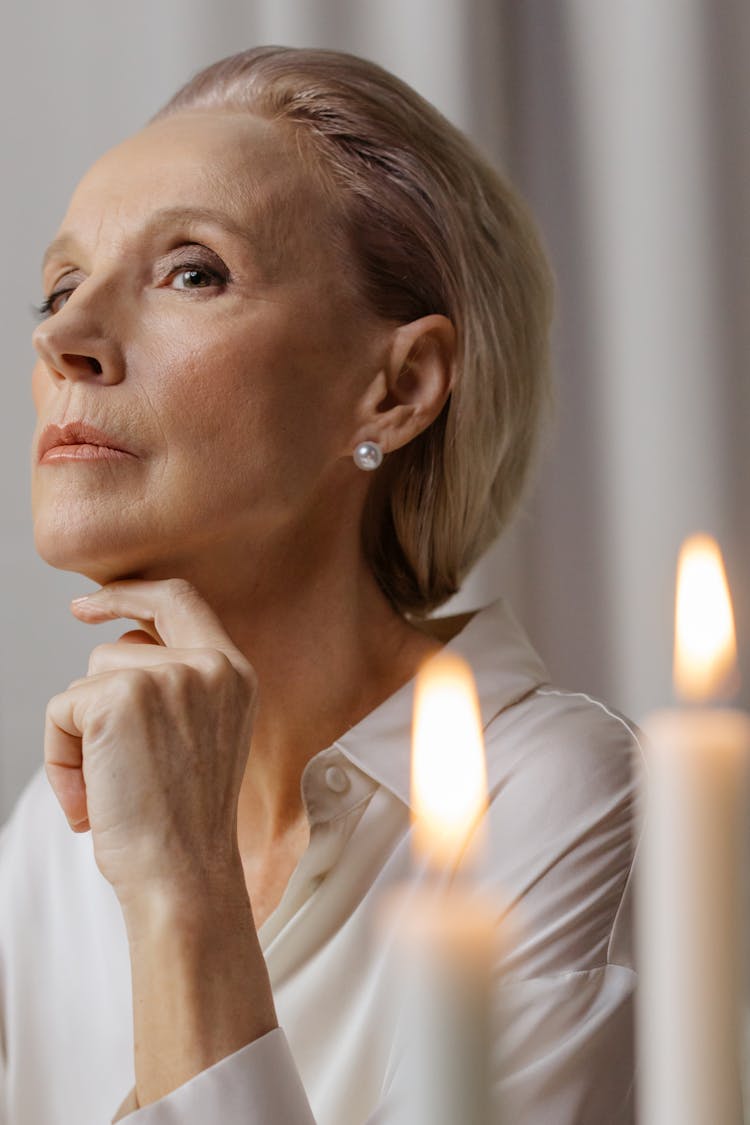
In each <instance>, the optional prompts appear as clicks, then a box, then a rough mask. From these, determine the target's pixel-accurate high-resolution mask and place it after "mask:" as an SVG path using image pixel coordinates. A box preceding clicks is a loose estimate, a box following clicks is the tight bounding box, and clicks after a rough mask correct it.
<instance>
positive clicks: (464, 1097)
mask: <svg viewBox="0 0 750 1125" xmlns="http://www.w3.org/2000/svg"><path fill="white" fill-rule="evenodd" d="M486 804H487V778H486V766H485V759H484V745H483V741H482V728H481V718H480V713H479V702H478V699H477V694H476V688H475V685H474V678H473V676H472V673H471V669H470V667H469V665H468V664H467V663H466V661H464V660H463V659H462V658H460V657H458V656H456V655H454V654H451V653H448V652H443V653H440V654H438V656H436V657H434V658H433V659H432V660H430V661H428V662H427V664H426V665H425V666H424V668H423V670H422V671H421V672H420V674H419V675H418V676H417V681H416V685H415V703H414V726H413V755H412V809H413V813H412V816H413V841H414V859H415V866H417V867H422V868H423V869H424V868H425V867H426V869H427V879H426V885H420V886H419V887H418V888H416V889H414V888H412V889H411V890H407V889H406V888H402V892H403V894H404V897H403V898H402V900H401V903H400V907H401V909H400V911H399V916H400V927H399V953H400V959H401V968H402V975H401V978H400V979H401V996H400V1001H401V1006H402V1007H401V1011H402V1021H403V1022H402V1030H403V1036H404V1038H403V1042H404V1057H403V1066H404V1070H405V1082H404V1090H405V1094H406V1098H405V1102H404V1105H403V1107H402V1116H401V1118H400V1120H401V1121H403V1122H405V1123H408V1125H499V1123H498V1122H497V1117H496V1116H493V1111H492V1109H491V1094H490V1074H489V1058H490V1046H491V1036H492V1028H491V1001H492V989H493V961H494V954H495V951H496V930H497V917H498V914H499V910H498V909H493V908H492V907H491V906H490V905H489V904H487V903H486V902H485V901H483V900H482V899H481V898H480V897H479V896H478V895H477V893H476V891H475V890H473V889H472V887H471V875H472V872H473V871H474V870H476V869H477V867H478V865H479V864H480V863H481V857H482V847H481V834H482V828H483V826H482V824H481V819H482V817H483V814H484V812H485V808H486ZM397 899H398V896H397Z"/></svg>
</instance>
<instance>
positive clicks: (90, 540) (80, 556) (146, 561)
mask: <svg viewBox="0 0 750 1125" xmlns="http://www.w3.org/2000/svg"><path fill="white" fill-rule="evenodd" d="M123 531H124V528H123V527H122V525H120V527H117V528H113V529H105V528H104V527H102V524H101V520H100V521H99V522H98V524H97V525H95V526H94V527H92V526H91V524H90V523H88V522H85V521H73V520H69V519H67V520H64V521H62V520H60V519H56V520H48V519H45V518H43V517H41V516H39V517H37V518H36V519H35V520H34V546H35V548H36V552H37V554H38V555H39V557H40V558H41V559H43V561H44V562H46V563H47V564H48V565H49V566H52V567H54V568H55V569H56V570H69V571H72V572H74V573H76V574H82V575H83V576H84V578H90V579H91V581H92V582H97V583H98V584H99V585H100V586H101V585H104V584H105V583H106V582H114V581H115V580H116V579H119V578H132V577H140V575H141V573H142V572H143V571H144V569H148V568H149V567H150V566H151V565H152V564H153V561H154V559H153V549H150V550H148V551H147V548H146V546H145V545H144V543H143V538H142V536H139V542H138V543H137V544H136V543H133V542H129V543H128V542H126V541H125V538H124V535H123Z"/></svg>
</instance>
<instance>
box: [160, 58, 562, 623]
mask: <svg viewBox="0 0 750 1125" xmlns="http://www.w3.org/2000/svg"><path fill="white" fill-rule="evenodd" d="M195 109H206V110H229V111H233V112H237V111H247V112H250V113H253V114H255V115H256V116H259V117H263V118H266V119H269V120H272V121H280V122H286V123H288V124H290V125H291V126H293V127H294V128H295V129H296V130H297V133H298V136H299V138H300V141H301V143H302V145H303V147H304V149H306V150H307V151H309V152H311V153H312V154H313V155H314V157H315V158H316V162H317V164H318V166H319V168H320V169H321V170H322V172H323V174H324V175H325V176H326V178H327V179H328V181H329V183H330V185H331V188H332V190H334V191H335V192H336V193H337V195H338V203H339V206H340V213H341V223H342V229H343V233H344V234H345V236H346V238H347V242H348V246H349V248H350V253H351V254H352V255H353V258H354V261H355V262H356V263H357V266H358V272H359V275H360V287H361V291H362V295H363V296H364V298H365V299H366V301H367V302H368V304H369V305H370V307H371V308H372V309H373V310H374V311H375V312H377V313H378V314H380V315H382V316H383V317H385V318H388V319H395V320H397V321H398V322H399V323H409V322H410V321H412V320H416V319H418V318H420V317H422V316H426V315H428V314H430V313H441V314H444V315H445V316H447V317H448V318H450V320H451V321H452V322H453V324H454V326H455V328H456V333H457V361H456V372H455V381H454V386H453V389H452V391H451V394H450V396H449V399H448V402H447V403H446V405H445V407H444V409H443V411H442V412H441V414H440V415H439V417H438V418H437V419H436V420H435V421H434V422H433V423H432V425H430V426H429V427H428V428H427V429H426V430H424V431H423V432H422V433H421V434H419V435H418V436H417V437H416V438H414V439H413V440H412V441H411V442H409V443H408V444H407V445H405V446H403V447H402V448H401V449H398V450H395V451H394V452H392V453H390V454H389V455H388V456H387V457H386V459H385V461H384V463H383V465H382V466H381V468H380V469H379V470H378V472H377V474H373V476H374V477H375V480H374V481H373V487H372V488H371V490H370V494H369V497H368V503H367V509H366V512H365V519H364V524H363V541H364V548H365V551H366V554H367V558H368V560H369V563H370V565H371V566H372V568H373V571H374V573H375V576H376V578H377V580H378V582H379V584H380V586H381V588H382V589H383V591H384V592H385V594H386V595H387V596H388V598H389V599H390V600H391V602H392V603H393V605H394V606H395V607H396V608H397V609H398V610H399V611H400V612H401V613H402V614H405V615H407V614H408V615H411V616H414V617H421V616H425V615H427V614H428V613H429V612H430V611H431V610H433V609H435V608H436V607H437V606H439V605H440V604H441V603H442V602H444V601H446V599H447V598H449V597H450V596H451V595H452V594H454V593H455V592H456V591H457V590H458V588H459V586H460V583H461V581H462V579H463V578H464V576H465V574H466V572H467V571H468V570H469V569H470V568H471V566H472V565H473V563H474V562H475V561H476V560H477V559H478V557H479V556H480V554H481V553H482V552H483V551H484V550H485V548H486V547H488V546H489V544H490V543H491V542H492V540H493V539H494V538H495V536H496V535H497V534H498V533H499V531H500V530H501V529H502V528H503V527H504V526H505V525H506V523H507V522H508V519H509V517H510V515H511V513H512V512H513V510H514V508H515V507H516V504H517V502H518V500H519V498H520V495H521V492H522V488H523V485H524V482H525V480H526V477H527V474H528V470H529V467H530V464H531V461H532V456H533V453H534V450H535V447H536V444H537V437H538V432H539V429H540V420H541V414H542V407H543V404H544V402H545V399H547V397H548V392H549V375H548V337H549V325H550V320H551V316H552V291H553V285H552V278H551V274H550V271H549V268H548V265H547V261H546V258H545V255H544V252H543V250H542V247H541V244H540V241H539V237H538V235H537V232H536V229H535V226H534V223H533V221H532V218H531V216H530V214H529V212H528V210H527V209H526V207H525V205H524V204H523V203H522V202H521V200H520V199H519V198H518V196H517V195H516V194H515V193H514V191H513V190H512V189H511V188H510V186H509V185H508V183H507V182H506V181H505V180H504V179H503V178H502V177H501V176H499V175H498V173H497V172H496V171H495V170H494V169H493V168H492V167H491V166H490V164H489V163H488V162H487V161H486V160H485V159H484V158H483V156H482V155H481V154H480V153H479V152H478V150H477V149H476V148H475V147H474V146H473V145H472V144H471V142H470V141H469V140H468V139H467V138H466V137H465V136H464V135H463V133H461V132H460V131H459V130H458V129H457V128H455V127H454V126H453V125H451V124H450V122H449V121H447V120H446V118H444V117H443V116H442V115H441V114H440V113H439V112H438V111H437V110H436V109H435V108H434V107H433V106H432V105H430V103H429V102H427V101H425V100H424V98H422V97H420V96H419V95H418V94H417V93H416V92H415V91H414V90H412V89H411V87H409V86H407V85H406V83H404V82H402V81H401V80H400V79H398V78H396V77H394V76H393V75H392V74H389V73H388V71H386V70H384V69H382V68H381V67H379V66H377V65H375V64H374V63H371V62H367V61H365V60H363V59H360V58H357V57H355V56H353V55H348V54H344V53H343V52H338V51H324V50H306V49H298V48H288V47H259V48H255V49H252V50H248V51H242V52H240V53H239V54H236V55H232V56H230V57H228V58H225V59H221V60H220V61H219V62H216V63H214V64H213V65H211V66H208V67H206V68H205V69H204V70H202V71H200V72H199V73H198V74H196V75H195V77H194V78H192V79H191V80H190V81H189V82H188V83H187V84H186V85H185V86H183V87H182V89H180V90H179V91H178V92H177V93H176V94H175V95H174V97H173V98H172V99H171V100H170V101H169V102H168V103H167V104H166V105H165V106H164V107H163V109H161V110H160V111H159V112H158V113H157V114H156V115H155V117H154V118H153V119H152V120H158V119H159V118H161V117H164V116H167V115H170V114H173V113H178V112H180V111H183V110H195Z"/></svg>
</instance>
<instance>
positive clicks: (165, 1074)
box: [126, 869, 277, 1106]
mask: <svg viewBox="0 0 750 1125" xmlns="http://www.w3.org/2000/svg"><path fill="white" fill-rule="evenodd" d="M126 928H127V931H128V940H129V944H130V961H131V973H132V988H133V1024H134V1042H135V1076H136V1090H137V1096H138V1102H139V1105H140V1106H146V1105H150V1104H151V1103H152V1102H154V1101H157V1100H158V1099H159V1098H161V1097H164V1096H165V1095H166V1094H168V1093H170V1092H171V1091H172V1090H175V1089H177V1087H178V1086H181V1085H183V1084H184V1083H185V1082H187V1081H188V1080H189V1079H190V1078H192V1077H194V1076H195V1075H196V1074H199V1073H200V1072H201V1071H203V1070H206V1069H207V1068H208V1067H210V1066H213V1064H214V1063H216V1062H218V1061H219V1060H220V1059H222V1058H225V1057H226V1056H227V1055H230V1054H233V1053H234V1052H235V1051H238V1050H239V1049H240V1048H241V1047H244V1046H246V1045H247V1044H248V1043H251V1042H253V1041H254V1040H255V1039H259V1038H260V1037H261V1036H262V1035H265V1034H266V1033H267V1032H268V1031H270V1030H272V1028H274V1027H276V1026H277V1019H276V1013H275V1010H274V1004H273V997H272V994H271V986H270V983H269V980H268V973H267V970H266V964H265V961H264V959H263V954H262V952H261V949H260V944H259V942H258V937H257V934H256V930H255V925H254V923H253V917H252V911H251V908H250V902H249V900H248V897H247V891H246V888H245V882H244V878H243V876H242V873H241V869H240V871H239V872H236V873H232V875H231V876H226V877H222V879H221V880H217V881H216V882H215V883H214V884H213V885H212V887H211V888H210V890H207V889H206V888H205V887H204V888H196V890H195V891H194V893H192V894H185V893H183V894H182V895H180V896H172V895H164V896H160V897H159V898H158V899H157V900H155V901H151V902H149V903H148V904H144V903H140V904H139V905H138V908H137V909H134V910H131V911H129V912H128V913H127V914H126Z"/></svg>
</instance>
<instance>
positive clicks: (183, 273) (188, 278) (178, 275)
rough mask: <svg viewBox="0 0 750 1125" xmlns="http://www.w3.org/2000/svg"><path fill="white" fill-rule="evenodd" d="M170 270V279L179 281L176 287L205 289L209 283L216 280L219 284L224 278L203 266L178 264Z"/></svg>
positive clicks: (214, 282) (212, 283)
mask: <svg viewBox="0 0 750 1125" xmlns="http://www.w3.org/2000/svg"><path fill="white" fill-rule="evenodd" d="M172 272H173V277H172V281H173V282H175V281H177V282H179V284H178V285H177V286H175V288H177V289H206V288H208V286H209V285H214V284H216V283H217V282H218V283H219V284H221V282H222V281H223V280H224V279H223V278H222V277H220V276H219V274H217V273H215V272H214V271H213V270H209V269H206V268H205V266H178V267H177V269H176V270H173V271H172Z"/></svg>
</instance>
